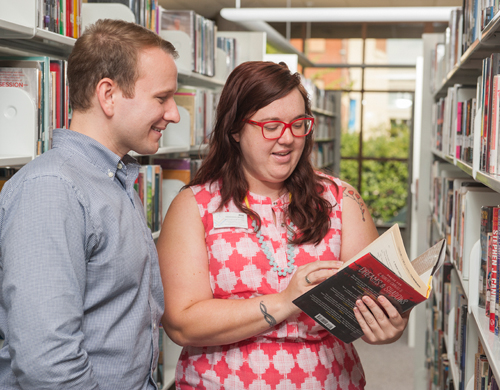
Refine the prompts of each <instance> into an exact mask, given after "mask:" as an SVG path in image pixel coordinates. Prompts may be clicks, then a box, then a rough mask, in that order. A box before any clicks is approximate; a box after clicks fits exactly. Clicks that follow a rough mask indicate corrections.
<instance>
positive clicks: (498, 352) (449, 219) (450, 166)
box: [412, 12, 500, 390]
mask: <svg viewBox="0 0 500 390" xmlns="http://www.w3.org/2000/svg"><path fill="white" fill-rule="evenodd" d="M499 33H500V13H498V12H497V14H496V15H495V16H494V17H493V18H492V20H491V21H490V22H489V23H488V24H487V26H486V27H485V28H484V29H483V30H482V31H481V32H480V33H479V34H478V38H477V39H476V40H475V41H474V42H472V43H471V44H470V45H469V46H468V47H466V50H465V51H464V52H463V54H461V55H459V56H458V58H457V61H456V64H453V65H452V66H448V67H446V66H444V67H443V68H441V69H439V68H438V67H439V64H436V62H435V61H434V59H435V56H436V54H435V52H436V48H437V47H438V46H439V45H441V46H442V45H445V42H446V39H445V37H444V36H443V35H442V34H424V35H423V42H424V45H423V47H424V52H423V61H422V66H421V69H420V77H421V79H422V90H421V92H420V94H419V95H420V96H419V103H420V104H419V105H420V108H421V109H420V112H419V117H420V118H419V119H420V123H421V125H420V129H419V132H418V131H417V134H418V136H419V139H418V143H416V145H420V147H419V148H418V149H416V150H414V154H418V155H419V160H418V167H417V169H415V171H416V175H417V176H416V177H414V178H413V183H414V185H415V187H414V190H413V191H412V192H413V206H412V207H413V210H412V215H413V217H412V218H413V219H414V221H413V226H412V230H413V231H412V251H414V252H416V253H420V252H422V251H423V250H425V248H427V247H428V246H429V245H430V244H431V243H432V242H434V241H435V240H436V239H438V238H441V237H446V238H448V257H449V263H450V275H449V280H448V279H447V278H446V277H443V275H440V277H438V278H436V280H433V284H434V287H433V290H434V292H433V295H432V296H431V298H430V299H429V300H428V303H427V308H426V309H425V308H424V311H425V312H422V311H420V312H418V314H419V315H420V316H427V321H423V320H422V321H419V322H422V323H424V322H425V323H426V324H427V326H426V329H420V330H419V331H417V333H418V337H419V338H422V339H425V340H426V343H422V344H424V345H426V351H424V350H418V354H419V356H418V357H417V358H416V361H417V362H420V364H421V362H424V361H425V362H426V364H427V367H426V370H427V379H426V383H425V386H426V388H429V389H432V390H436V389H444V388H446V389H448V388H450V389H455V390H460V389H463V390H472V389H474V388H475V387H474V382H475V380H476V379H477V378H476V377H475V364H476V362H475V354H476V353H477V352H478V345H479V343H480V344H482V346H483V348H484V354H485V355H486V357H487V359H488V362H489V367H490V369H491V372H492V374H493V375H494V377H495V378H496V379H499V378H500V339H499V336H498V335H495V334H494V333H493V332H491V331H490V330H489V319H488V317H487V316H486V314H485V309H484V308H481V307H479V300H478V295H479V289H480V285H479V283H480V282H479V280H480V276H479V270H480V266H481V246H480V240H479V239H477V241H475V240H474V241H475V242H474V245H472V247H469V250H466V251H464V253H463V254H462V255H461V256H463V258H462V260H461V259H460V257H457V256H458V255H457V254H456V253H457V251H460V249H461V248H465V246H464V245H465V244H462V243H461V241H460V236H459V234H461V231H462V230H463V235H464V236H465V237H472V236H474V237H479V235H480V224H481V222H480V205H481V204H482V205H495V204H500V180H499V176H497V175H494V174H490V173H488V172H487V171H485V170H484V169H482V168H481V166H480V157H479V156H480V153H479V150H480V149H481V147H480V145H481V144H480V141H481V139H480V137H481V133H480V129H481V126H482V123H484V122H483V121H484V116H483V112H482V111H481V110H482V109H483V107H482V104H483V103H478V102H477V101H476V102H475V103H476V106H475V107H476V111H475V115H474V111H471V112H472V114H471V115H472V118H471V122H470V126H471V128H472V130H473V133H472V135H471V137H472V140H471V142H472V144H471V147H472V150H473V159H472V161H465V160H464V159H463V156H461V155H460V154H459V152H458V150H457V149H455V148H456V147H457V146H458V145H459V146H460V147H462V146H463V145H462V144H461V143H460V142H459V141H457V140H458V139H459V138H458V137H459V136H458V135H457V130H456V129H457V128H456V127H454V126H456V125H457V122H456V121H457V119H456V118H457V117H454V116H453V115H452V113H451V112H450V113H449V114H448V115H450V117H449V118H451V119H452V120H451V122H450V123H448V124H446V119H445V122H444V124H443V126H445V127H446V126H448V129H446V128H444V129H443V130H442V132H439V131H440V130H438V133H436V127H437V126H436V125H437V124H438V123H441V122H439V121H438V119H436V118H438V117H437V116H436V111H437V108H436V107H437V103H438V102H439V101H440V99H443V98H448V100H447V101H446V104H447V106H446V104H445V106H446V107H447V108H446V109H449V107H453V105H455V104H457V103H458V102H461V101H466V100H460V99H458V98H456V95H455V100H453V98H452V99H451V100H450V96H451V95H450V93H451V92H450V90H451V89H452V88H454V87H456V86H457V85H459V86H460V88H461V87H473V88H476V92H475V93H474V96H475V97H474V99H475V98H476V97H477V98H480V97H481V96H480V95H481V94H480V93H479V92H477V91H478V89H479V88H478V85H480V84H478V78H480V77H481V75H482V73H483V71H482V64H483V60H484V59H486V58H488V57H490V56H491V54H492V53H497V52H500V38H499V37H500V34H499ZM444 62H446V58H445V59H444ZM441 66H443V65H442V64H441ZM471 99H472V98H471ZM481 99H482V101H484V95H483V96H482V97H481ZM445 115H446V114H445ZM453 119H454V120H455V122H453ZM441 136H442V137H443V138H442V139H441V138H440V137H441ZM447 142H448V143H449V145H452V146H454V147H455V148H447V147H446V145H447ZM457 142H458V143H457ZM450 149H451V150H452V151H453V153H450ZM461 180H462V181H463V180H466V181H468V182H472V183H473V184H472V185H474V186H477V185H482V186H481V187H482V188H481V189H480V190H471V189H464V188H463V187H462V189H461V190H458V192H457V188H458V187H457V186H461V184H459V183H460V181H461ZM437 183H439V184H437ZM445 183H448V185H451V184H450V183H452V184H453V186H454V187H452V188H453V190H449V191H447V190H446V189H445V188H443V186H445ZM448 188H450V187H448ZM469 196H470V198H469V200H467V197H469ZM437 198H440V199H439V202H438V199H437ZM474 199H475V201H474V202H475V203H473V200H474ZM467 202H471V203H469V204H471V205H472V204H474V208H473V209H474V210H476V209H477V210H476V212H477V215H475V218H470V219H468V220H467V219H465V218H467V217H466V215H467V214H464V213H466V211H463V210H465V209H464V207H465V205H466V204H467ZM439 204H444V205H445V206H446V205H448V206H449V207H450V208H449V210H452V213H451V215H448V216H447V215H446V213H445V212H444V211H443V210H444V208H440V207H439V206H438V205H439ZM478 205H479V206H478ZM470 215H472V211H470V212H469V216H470ZM460 218H464V221H465V222H464V225H463V227H460V226H455V225H454V224H455V223H456V222H457V221H460ZM467 221H469V223H467ZM455 233H457V234H458V236H457V235H455ZM462 261H463V262H462ZM443 302H446V305H448V304H449V305H450V307H449V311H445V310H444V309H443V308H444V306H443ZM461 312H462V315H463V317H462V320H461V319H460V318H458V317H457V313H461ZM443 324H446V325H443ZM461 324H463V327H460V325H461ZM460 332H462V333H461V334H462V336H460ZM457 334H458V335H459V337H463V339H460V338H459V339H457ZM444 348H446V353H447V358H448V361H447V362H446V365H447V367H448V368H447V369H446V370H445V369H444V368H443V367H444V366H443V365H442V364H443V357H442V352H443V351H444ZM417 364H418V363H417ZM420 371H421V370H420ZM424 375H425V374H424ZM446 375H448V378H451V379H452V380H453V385H452V387H444V385H443V382H442V380H443V379H442V378H443V376H446ZM415 388H420V387H415Z"/></svg>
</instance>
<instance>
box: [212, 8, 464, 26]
mask: <svg viewBox="0 0 500 390" xmlns="http://www.w3.org/2000/svg"><path fill="white" fill-rule="evenodd" d="M456 8H457V7H342V8H340V7H339V8H334V7H329V8H323V7H318V8H313V7H309V8H291V7H287V8H223V9H221V11H220V14H221V16H222V17H223V18H224V19H226V20H230V21H232V22H250V21H266V22H344V23H356V22H358V23H361V22H367V23H369V22H448V21H449V20H450V14H451V11H452V10H453V9H456Z"/></svg>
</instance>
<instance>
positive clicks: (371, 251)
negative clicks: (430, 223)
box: [293, 224, 446, 343]
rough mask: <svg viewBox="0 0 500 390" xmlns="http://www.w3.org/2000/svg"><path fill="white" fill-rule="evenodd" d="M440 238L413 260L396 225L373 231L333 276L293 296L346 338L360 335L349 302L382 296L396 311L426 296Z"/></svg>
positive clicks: (439, 256)
mask: <svg viewBox="0 0 500 390" xmlns="http://www.w3.org/2000/svg"><path fill="white" fill-rule="evenodd" d="M445 252H446V245H445V240H444V239H443V240H441V241H439V242H438V243H437V244H435V245H434V246H432V247H431V248H429V249H428V250H427V251H425V252H424V253H423V254H421V255H420V256H418V257H417V258H416V259H414V260H413V261H410V260H409V259H408V256H407V254H406V250H405V248H404V244H403V239H402V237H401V232H400V231H399V226H398V225H397V224H396V225H394V226H392V227H391V228H390V229H389V230H387V231H386V232H385V233H384V234H382V235H381V236H380V237H378V238H377V239H376V240H375V241H373V242H372V243H371V244H370V245H368V246H367V247H366V248H365V249H363V250H362V251H361V252H359V253H358V254H357V255H356V256H354V257H353V258H352V259H351V260H349V261H347V262H346V263H344V265H343V266H342V268H341V269H340V270H339V271H338V272H337V273H336V274H335V275H333V276H332V277H330V278H328V279H327V280H325V281H324V282H322V283H320V284H318V285H317V286H316V287H314V288H313V289H311V290H309V291H308V292H306V293H305V294H303V295H301V296H300V297H298V298H297V299H295V300H294V301H293V303H294V304H295V305H297V306H298V307H299V308H300V309H301V310H302V311H304V312H305V313H306V314H307V315H308V316H309V317H311V318H313V319H314V320H315V321H316V322H318V323H319V324H320V325H322V326H323V327H324V328H325V329H327V330H328V331H329V332H330V333H331V334H333V335H334V336H335V337H337V338H339V339H340V340H342V341H344V342H345V343H350V342H352V341H354V340H356V339H357V338H359V337H361V336H363V331H362V330H361V327H360V326H359V324H358V321H357V320H356V317H355V315H354V312H353V308H354V307H355V306H356V300H357V299H359V298H361V297H362V296H364V295H367V296H369V297H371V298H373V299H375V300H376V298H377V297H378V296H379V295H384V296H385V297H387V298H388V299H389V300H390V301H391V302H392V304H393V305H394V306H395V307H396V308H397V309H398V311H399V312H400V313H404V312H406V311H407V310H409V309H411V308H412V307H413V306H415V305H417V304H418V303H420V302H422V301H425V300H426V299H427V298H428V296H429V293H430V290H431V280H432V275H434V273H435V272H436V271H437V270H438V269H439V268H440V267H441V265H442V264H443V262H444V258H445Z"/></svg>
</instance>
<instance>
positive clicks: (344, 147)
mask: <svg viewBox="0 0 500 390" xmlns="http://www.w3.org/2000/svg"><path fill="white" fill-rule="evenodd" d="M368 133H369V134H375V135H374V136H372V137H370V138H368V139H365V142H364V143H363V156H365V157H378V158H408V153H409V144H410V143H409V137H410V132H409V129H408V126H407V125H406V124H391V127H390V128H389V129H387V128H386V130H385V131H381V129H376V130H375V131H372V132H368ZM358 150H359V134H358V133H351V134H349V133H347V132H343V134H342V141H341V156H342V158H341V164H340V176H341V178H342V180H345V181H346V182H348V183H349V184H351V185H353V186H354V187H356V188H359V185H358V161H357V160H346V159H344V157H356V156H357V152H358ZM362 164H363V165H362V170H363V173H362V189H361V196H362V197H363V200H364V201H365V203H366V204H367V206H368V208H369V210H370V213H371V214H372V216H373V219H374V220H375V223H377V224H383V223H391V222H395V221H397V222H400V223H404V222H405V215H404V211H405V209H406V201H407V196H408V164H407V163H406V162H402V161H374V160H363V162H362Z"/></svg>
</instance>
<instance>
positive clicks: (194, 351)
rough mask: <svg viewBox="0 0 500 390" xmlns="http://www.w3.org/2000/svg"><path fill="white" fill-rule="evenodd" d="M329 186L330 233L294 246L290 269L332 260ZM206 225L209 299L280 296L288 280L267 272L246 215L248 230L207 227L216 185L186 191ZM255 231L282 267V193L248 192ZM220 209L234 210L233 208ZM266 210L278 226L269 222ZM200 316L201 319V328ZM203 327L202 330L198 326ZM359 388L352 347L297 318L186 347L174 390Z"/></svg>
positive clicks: (334, 220)
mask: <svg viewBox="0 0 500 390" xmlns="http://www.w3.org/2000/svg"><path fill="white" fill-rule="evenodd" d="M332 180H334V182H335V183H336V184H337V187H338V188H336V187H335V186H334V185H329V186H328V191H326V193H325V194H324V197H325V198H326V199H327V200H328V201H330V203H331V204H333V205H335V207H334V209H333V212H332V215H331V229H330V231H329V232H328V234H327V235H326V236H325V237H324V239H323V240H322V241H321V243H320V244H319V245H317V246H314V245H310V244H307V245H300V246H299V247H295V265H296V267H299V266H301V265H303V264H306V263H309V262H312V261H316V260H338V259H339V256H340V238H341V221H342V186H341V182H340V180H338V179H333V178H332ZM192 190H193V192H194V194H195V198H196V201H197V203H198V208H199V211H200V215H201V219H202V221H203V224H204V226H205V242H206V245H207V251H208V259H209V268H210V284H211V287H212V290H213V295H214V298H215V299H247V298H253V297H258V296H262V295H267V294H275V293H278V292H281V291H283V290H284V289H285V288H286V287H287V286H288V283H289V282H290V279H291V278H292V275H291V274H287V276H278V273H277V272H276V271H272V270H271V266H270V265H269V260H268V259H267V258H266V256H265V254H264V252H263V251H262V249H261V247H260V245H259V243H258V241H257V238H256V234H255V233H254V232H253V229H252V227H251V219H250V218H248V228H247V229H245V228H214V223H213V213H215V212H217V208H218V207H219V204H220V199H221V198H220V192H219V186H218V184H217V183H214V184H212V185H211V186H209V185H201V186H195V187H192ZM247 198H248V201H249V203H250V207H251V208H252V210H254V211H256V212H257V213H258V214H259V215H260V217H261V219H262V227H261V232H262V235H263V236H264V239H265V240H266V241H267V243H268V246H269V247H271V245H272V249H273V252H274V253H273V255H274V258H275V261H276V262H277V263H278V266H279V267H280V268H283V267H286V266H287V261H288V260H287V256H286V249H287V231H286V225H284V224H281V221H283V212H284V207H286V205H287V203H288V202H289V196H288V194H285V195H284V196H282V197H281V198H279V199H278V200H276V201H274V202H271V199H270V198H267V197H264V196H260V195H256V194H252V193H249V194H248V196H247ZM219 211H223V212H238V213H239V212H240V211H239V210H238V209H237V208H236V206H235V205H234V203H232V202H231V203H230V204H229V205H228V206H227V207H224V208H223V210H219ZM273 211H274V213H275V216H276V221H279V222H280V223H278V224H277V225H276V224H275V223H274V218H273ZM202 323H203V319H200V324H202ZM201 326H202V325H201ZM364 386H365V377H364V372H363V368H362V367H361V363H360V361H359V358H358V355H357V353H356V350H355V349H354V346H353V345H352V344H344V343H343V342H342V341H340V340H338V339H337V338H335V337H333V336H331V335H330V334H329V333H328V332H327V331H326V330H325V329H323V328H322V327H321V326H319V325H317V324H316V322H315V321H314V320H312V319H311V318H309V317H308V316H307V315H305V314H304V313H301V314H300V315H297V316H295V317H290V318H288V319H287V320H285V321H283V322H281V323H279V324H277V325H276V326H275V327H273V328H271V329H269V330H268V331H266V332H264V333H261V334H260V335H258V336H255V337H252V338H250V339H247V340H244V341H240V342H237V343H234V344H230V345H221V346H213V347H185V348H184V349H183V351H182V353H181V357H180V360H179V362H178V364H177V368H176V387H177V389H192V388H196V389H207V390H215V389H227V390H233V389H234V390H239V389H241V390H247V389H248V390H296V389H297V390H298V389H307V390H315V389H318V390H319V389H328V390H357V389H363V388H364Z"/></svg>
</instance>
